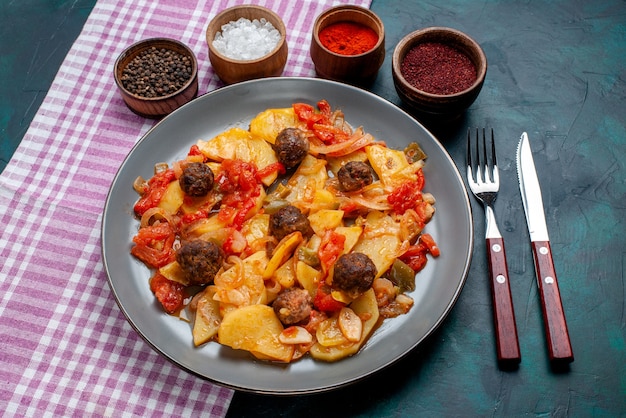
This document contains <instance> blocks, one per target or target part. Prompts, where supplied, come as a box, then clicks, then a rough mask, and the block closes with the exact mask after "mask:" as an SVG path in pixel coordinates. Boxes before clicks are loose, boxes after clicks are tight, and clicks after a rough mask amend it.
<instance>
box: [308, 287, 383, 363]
mask: <svg viewBox="0 0 626 418" xmlns="http://www.w3.org/2000/svg"><path fill="white" fill-rule="evenodd" d="M350 309H352V310H353V311H354V313H355V314H356V315H358V316H359V317H360V318H361V320H362V321H363V330H362V332H361V338H360V340H359V341H358V342H347V343H345V344H339V345H334V346H324V345H322V344H320V343H319V342H318V343H315V344H314V345H313V347H311V351H310V353H311V356H312V357H313V358H314V359H317V360H322V361H329V362H330V361H337V360H341V359H342V358H345V357H348V356H351V355H353V354H355V353H356V352H357V351H359V349H360V348H361V347H362V346H363V344H364V343H365V341H366V340H367V338H368V337H369V336H370V334H371V333H372V331H373V330H374V328H375V327H376V325H377V323H378V319H379V318H380V314H379V312H378V304H377V303H376V295H374V290H372V289H369V290H368V291H367V292H365V293H363V294H362V295H361V296H359V297H358V298H357V299H355V300H354V302H352V303H351V304H350Z"/></svg>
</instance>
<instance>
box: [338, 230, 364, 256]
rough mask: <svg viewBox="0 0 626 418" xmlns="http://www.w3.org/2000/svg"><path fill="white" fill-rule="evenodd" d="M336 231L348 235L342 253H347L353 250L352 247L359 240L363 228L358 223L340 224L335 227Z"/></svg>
mask: <svg viewBox="0 0 626 418" xmlns="http://www.w3.org/2000/svg"><path fill="white" fill-rule="evenodd" d="M335 232H336V233H338V234H341V235H343V236H344V237H346V241H345V242H344V244H343V252H342V254H347V253H349V252H350V251H352V248H354V246H355V245H356V243H357V242H358V241H359V238H360V237H361V233H362V232H363V228H362V227H361V226H358V225H353V226H340V227H337V228H335Z"/></svg>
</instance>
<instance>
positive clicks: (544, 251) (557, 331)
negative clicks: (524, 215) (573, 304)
mask: <svg viewBox="0 0 626 418" xmlns="http://www.w3.org/2000/svg"><path fill="white" fill-rule="evenodd" d="M532 249H533V256H534V259H535V270H536V272H537V285H538V288H539V295H540V297H541V309H542V311H543V318H544V323H545V330H546V339H547V340H548V353H549V356H550V361H551V362H556V363H571V362H572V361H574V352H573V351H572V345H571V343H570V339H569V332H568V330H567V322H566V321H565V312H564V311H563V303H562V302H561V293H560V292H559V284H558V282H557V280H556V270H555V269H554V261H553V259H552V249H551V248H550V241H533V242H532Z"/></svg>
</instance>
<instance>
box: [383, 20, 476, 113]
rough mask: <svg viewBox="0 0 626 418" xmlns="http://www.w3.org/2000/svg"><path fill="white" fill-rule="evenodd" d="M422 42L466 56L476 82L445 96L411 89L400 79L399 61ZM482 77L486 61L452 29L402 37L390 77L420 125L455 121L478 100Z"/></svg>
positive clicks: (469, 41)
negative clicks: (472, 65)
mask: <svg viewBox="0 0 626 418" xmlns="http://www.w3.org/2000/svg"><path fill="white" fill-rule="evenodd" d="M424 42H435V43H442V44H446V45H449V46H452V47H454V48H456V49H457V50H459V51H460V52H462V53H464V54H465V55H467V56H468V57H469V59H470V61H471V62H472V63H473V64H474V66H475V67H476V81H475V82H474V83H473V84H472V85H471V86H470V87H468V88H467V89H465V90H463V91H460V92H458V93H455V94H449V95H440V94H433V93H428V92H426V91H423V90H420V89H418V88H416V87H414V86H413V85H412V84H411V83H409V82H408V81H407V80H406V79H405V78H404V77H403V75H402V71H401V66H402V61H403V60H404V58H405V56H406V55H407V53H408V52H409V51H410V50H411V49H412V48H413V47H414V46H416V45H418V44H420V43H424ZM486 73H487V57H486V56H485V53H484V52H483V50H482V48H481V47H480V45H479V44H478V42H476V41H475V40H473V39H472V38H470V37H469V36H468V35H466V34H465V33H463V32H461V31H458V30H456V29H451V28H445V27H429V28H425V29H421V30H417V31H415V32H412V33H409V34H408V35H406V36H405V37H404V38H403V39H402V40H401V41H400V42H399V43H398V45H397V46H396V48H395V50H394V52H393V62H392V76H393V82H394V86H395V88H396V91H397V93H398V96H400V99H401V100H402V102H403V103H404V104H405V105H406V106H407V107H408V110H409V112H410V113H412V114H414V115H415V116H416V117H417V118H418V119H422V120H424V121H432V122H447V121H453V120H455V119H458V118H459V116H461V115H462V114H463V113H464V112H465V110H467V108H468V107H470V105H471V104H472V103H474V101H475V100H476V98H477V97H478V94H479V93H480V90H481V89H482V86H483V83H484V81H485V75H486Z"/></svg>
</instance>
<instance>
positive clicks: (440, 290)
mask: <svg viewBox="0 0 626 418" xmlns="http://www.w3.org/2000/svg"><path fill="white" fill-rule="evenodd" d="M321 99H326V100H327V101H328V102H329V103H330V104H331V106H332V107H333V108H340V109H342V110H343V111H344V114H345V116H346V120H347V121H348V122H350V123H351V124H352V125H353V126H360V125H362V126H363V127H364V129H365V130H366V131H367V132H370V133H372V134H373V135H374V136H375V137H376V138H377V139H379V140H384V141H386V142H387V144H388V145H389V146H391V147H394V148H397V149H402V148H404V147H405V146H406V145H407V144H408V143H409V142H411V141H417V142H418V143H419V144H420V145H421V146H422V148H423V149H424V151H425V152H426V153H427V154H428V160H427V164H426V168H425V175H426V190H427V191H429V192H431V193H433V194H434V195H435V198H436V199H437V203H436V209H437V212H436V214H435V217H434V218H433V220H432V221H431V222H430V223H429V224H428V225H427V227H426V232H429V233H430V234H432V235H433V237H434V238H435V240H436V241H437V243H438V245H439V247H440V248H441V256H440V257H439V258H437V259H430V261H429V262H428V264H427V266H426V268H425V269H424V270H423V271H422V272H420V273H419V275H418V280H417V289H416V290H415V291H414V292H413V293H412V294H411V296H412V297H413V298H414V299H415V306H414V307H413V308H412V309H411V311H410V312H409V313H408V314H407V315H403V316H400V317H398V318H394V319H391V320H387V321H385V322H384V323H383V325H382V326H381V327H380V328H378V329H377V330H376V331H375V333H374V334H373V336H372V337H371V338H370V340H369V341H368V342H367V344H366V345H365V346H364V347H363V348H362V349H361V351H360V352H359V353H358V354H356V355H355V356H353V357H350V358H347V359H344V360H341V361H340V362H338V363H332V364H326V363H322V362H318V361H314V360H312V359H311V358H308V357H307V358H304V359H301V360H300V361H297V362H295V363H293V364H290V365H280V364H270V363H265V362H261V361H256V360H254V359H253V358H252V357H251V356H250V355H249V354H248V353H246V352H241V351H235V350H232V349H230V348H227V347H222V346H220V345H219V344H217V343H208V344H206V345H204V346H202V347H200V348H194V346H193V343H192V338H191V330H190V326H189V325H188V324H186V323H185V322H183V321H180V320H178V319H176V318H173V317H171V316H168V315H166V314H164V313H163V311H162V310H161V308H160V307H159V306H157V304H156V303H155V302H154V300H155V299H154V296H153V295H152V293H151V292H150V289H149V286H148V279H149V277H150V271H149V270H148V269H147V268H146V267H145V266H144V265H143V264H142V263H140V262H139V261H137V260H136V259H134V258H133V257H131V256H130V253H129V250H130V248H131V242H132V241H131V240H132V237H133V236H134V235H135V233H136V231H137V227H138V222H137V221H136V220H135V219H134V218H133V216H132V207H133V204H134V203H135V201H136V200H137V194H136V193H135V191H134V190H133V188H132V184H133V181H134V180H135V178H136V177H137V176H139V175H141V176H143V177H144V178H149V177H150V176H151V175H152V172H153V167H154V163H155V162H160V161H165V162H173V161H175V160H178V159H181V158H183V157H184V156H185V155H186V152H187V151H188V150H189V147H190V146H191V145H192V144H194V143H195V142H196V141H197V140H198V139H200V138H203V139H210V138H212V137H213V136H214V135H216V134H218V133H220V132H222V131H224V130H226V129H227V128H229V127H233V126H240V127H242V128H244V129H247V128H248V123H249V122H250V120H251V119H252V118H253V117H254V116H256V115H257V114H258V113H259V112H261V111H263V110H265V109H268V108H276V107H289V106H291V104H292V103H295V102H308V103H310V104H313V105H314V104H315V103H316V102H317V101H319V100H321ZM472 240H473V228H472V215H471V209H470V204H469V199H468V195H467V191H466V189H465V185H464V183H463V180H462V179H461V176H460V175H459V172H458V170H457V168H456V166H455V165H454V162H453V161H452V159H451V158H450V156H449V155H448V153H447V152H446V151H445V149H444V148H443V146H442V145H441V144H440V143H439V142H438V141H437V140H436V139H435V138H434V137H433V136H432V135H431V134H430V133H429V132H428V131H427V130H426V129H424V127H422V125H420V124H419V123H417V122H416V121H415V120H414V119H413V118H411V117H410V116H409V115H407V114H406V113H404V112H403V111H402V110H400V109H399V108H398V107H396V106H395V105H393V104H391V103H389V102H388V101H386V100H384V99H382V98H380V97H378V96H376V95H374V94H371V93H369V92H367V91H364V90H361V89H357V88H355V87H351V86H347V85H344V84H339V83H335V82H331V81H325V80H320V79H307V78H272V79H262V80H256V81H250V82H245V83H240V84H235V85H231V86H229V87H224V88H221V89H219V90H216V91H214V92H211V93H209V94H206V95H204V96H201V97H198V98H197V99H195V100H193V101H192V102H190V103H188V104H187V105H185V106H183V107H181V108H180V109H178V110H176V111H175V112H173V113H172V114H170V115H169V116H167V117H166V118H164V119H163V120H162V121H161V122H159V123H158V124H157V125H155V126H154V128H152V129H151V130H150V131H149V132H148V133H146V134H145V135H144V137H143V138H141V140H140V141H139V142H138V143H137V145H136V146H135V147H134V148H133V149H132V151H131V152H130V153H129V155H128V157H127V158H126V160H125V161H124V163H123V164H122V166H121V167H120V169H119V171H118V173H117V175H116V177H115V179H114V181H113V184H112V186H111V190H110V192H109V196H108V198H107V201H106V206H105V210H104V216H103V223H102V251H103V260H104V265H105V268H106V272H107V275H108V278H109V284H110V286H111V289H112V291H113V294H114V296H115V298H116V300H117V303H118V305H119V307H120V309H121V310H122V312H123V313H124V315H125V316H126V318H128V321H129V322H130V324H131V325H132V326H133V328H135V330H137V332H138V333H139V334H140V335H141V336H142V337H143V338H144V339H145V340H146V341H147V342H148V344H150V345H151V346H152V347H153V348H154V349H155V350H157V351H158V352H159V353H161V354H162V355H163V356H165V357H166V358H167V359H169V360H170V361H172V362H174V363H175V364H177V365H178V366H180V367H182V368H183V369H186V370H188V371H189V372H191V373H194V374H196V375H198V376H201V377H203V378H206V379H208V380H211V381H213V382H215V383H218V384H221V385H224V386H227V387H230V388H234V389H238V390H244V391H251V392H257V393H267V394H284V395H287V394H303V393H316V392H323V391H327V390H332V389H335V388H338V387H341V386H344V385H348V384H350V383H353V382H355V381H357V380H360V379H363V378H365V377H367V376H369V375H371V374H373V373H375V372H377V371H379V370H381V369H382V368H384V367H386V366H388V365H390V364H391V363H393V362H395V361H396V360H398V359H399V358H401V357H402V356H403V355H405V354H406V353H408V352H409V351H410V350H411V349H413V348H414V347H416V346H417V345H418V344H420V342H422V341H423V340H424V339H425V338H426V337H428V336H429V335H430V334H431V333H432V332H433V331H434V330H435V329H436V328H437V327H438V326H439V325H440V324H441V322H442V321H443V320H444V318H445V317H446V315H447V314H448V312H449V311H450V309H451V308H452V306H453V305H454V303H455V302H456V300H457V298H458V297H459V294H460V292H461V289H462V288H463V284H464V283H465V279H466V276H467V272H468V269H469V264H470V260H471V256H472Z"/></svg>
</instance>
